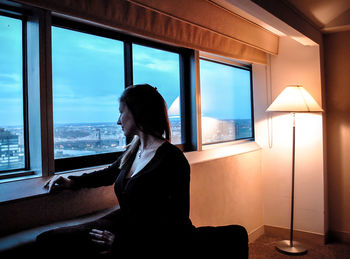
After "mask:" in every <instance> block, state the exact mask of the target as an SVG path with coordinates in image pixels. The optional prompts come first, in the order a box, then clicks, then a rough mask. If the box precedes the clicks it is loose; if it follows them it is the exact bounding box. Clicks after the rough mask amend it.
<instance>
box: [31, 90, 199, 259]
mask: <svg viewBox="0 0 350 259" xmlns="http://www.w3.org/2000/svg"><path fill="white" fill-rule="evenodd" d="M119 109H120V117H119V119H118V124H119V125H121V127H122V129H123V132H124V134H125V136H126V137H127V138H129V139H133V140H132V142H131V143H130V145H129V146H128V147H127V149H126V151H125V152H124V153H123V154H122V155H121V156H120V157H119V158H118V160H117V161H116V162H114V163H113V164H112V165H111V166H109V167H108V168H106V169H103V170H100V171H95V172H93V173H90V174H83V175H81V176H70V177H68V178H65V177H62V176H60V177H58V178H55V179H53V180H51V181H50V182H48V184H47V187H48V188H49V190H50V192H51V191H54V190H60V189H79V188H85V187H87V188H91V187H99V186H103V185H111V184H114V190H115V193H116V196H117V198H118V201H119V205H120V209H118V210H117V211H115V212H113V213H111V214H109V215H107V216H105V217H103V218H101V219H99V220H97V221H95V222H91V223H87V224H83V225H80V226H76V227H68V228H61V229H56V230H50V231H48V232H45V233H42V234H40V235H39V236H38V238H37V243H38V244H39V245H40V246H41V247H46V249H49V250H52V249H56V248H57V247H58V246H59V247H61V248H62V249H63V250H60V249H56V250H59V251H61V252H62V253H63V254H65V252H67V251H69V253H70V254H72V253H74V254H77V255H83V254H85V255H86V256H89V255H93V256H95V255H96V254H105V253H107V254H108V253H112V254H113V255H114V254H116V255H119V256H120V257H122V258H123V257H126V256H127V257H130V256H131V257H132V256H137V255H153V256H161V257H163V258H167V257H168V255H167V254H168V253H172V254H173V253H174V252H175V251H177V252H178V251H179V249H181V248H183V249H186V248H185V245H186V243H187V242H186V240H187V239H188V238H189V237H190V235H191V233H192V229H193V226H192V223H191V221H190V219H189V183H190V167H189V164H188V162H187V160H186V158H185V156H184V155H183V153H182V152H181V151H180V150H179V149H178V148H176V147H175V146H173V145H172V144H170V142H169V141H170V126H169V120H168V116H167V108H166V103H165V101H164V99H163V98H162V96H161V95H160V94H159V93H158V91H157V89H156V88H154V87H152V86H150V85H134V86H129V87H128V88H126V89H125V91H124V92H123V94H122V96H121V97H120V105H119ZM120 257H119V258H120Z"/></svg>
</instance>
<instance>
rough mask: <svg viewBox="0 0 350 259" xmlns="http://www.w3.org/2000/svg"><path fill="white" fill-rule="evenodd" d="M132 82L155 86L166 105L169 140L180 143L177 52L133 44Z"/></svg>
mask: <svg viewBox="0 0 350 259" xmlns="http://www.w3.org/2000/svg"><path fill="white" fill-rule="evenodd" d="M132 53H133V75H134V78H133V79H134V84H143V83H148V84H150V85H152V86H155V87H157V90H158V91H159V93H160V94H161V95H162V96H163V97H164V99H165V101H166V103H167V106H168V115H169V120H170V125H171V142H172V143H173V144H181V143H182V141H181V118H180V114H181V113H180V64H179V54H178V53H173V52H169V51H164V50H159V49H155V48H150V47H145V46H141V45H137V44H133V51H132Z"/></svg>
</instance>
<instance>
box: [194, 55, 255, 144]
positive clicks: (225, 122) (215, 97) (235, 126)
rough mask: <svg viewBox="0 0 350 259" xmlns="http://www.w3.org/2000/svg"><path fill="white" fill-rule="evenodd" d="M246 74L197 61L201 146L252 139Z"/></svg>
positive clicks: (211, 63) (218, 64)
mask: <svg viewBox="0 0 350 259" xmlns="http://www.w3.org/2000/svg"><path fill="white" fill-rule="evenodd" d="M250 73H251V72H250V71H249V70H245V69H241V68H237V67H234V66H230V65H225V64H220V63H216V62H210V61H206V60H202V59H201V60H200V77H201V78H200V84H201V105H202V106H201V110H202V143H203V144H211V143H218V142H224V141H231V140H237V139H244V138H251V137H252V136H253V135H252V115H251V114H252V111H251V82H250V81H251V77H250Z"/></svg>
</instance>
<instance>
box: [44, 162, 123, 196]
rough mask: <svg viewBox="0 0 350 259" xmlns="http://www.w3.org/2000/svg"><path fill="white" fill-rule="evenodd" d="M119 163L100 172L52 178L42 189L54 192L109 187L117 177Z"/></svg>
mask: <svg viewBox="0 0 350 259" xmlns="http://www.w3.org/2000/svg"><path fill="white" fill-rule="evenodd" d="M119 163H120V158H118V159H117V160H116V161H115V162H114V163H113V164H111V165H110V166H108V167H106V168H105V169H102V170H97V171H94V172H91V173H85V174H82V175H80V176H74V175H71V176H68V177H65V176H62V175H60V176H54V177H53V178H52V179H50V180H49V181H48V182H47V183H46V184H45V186H44V187H45V188H47V189H48V190H49V192H54V191H60V190H63V189H80V188H94V187H99V186H105V185H111V184H113V183H114V182H115V180H116V178H117V177H118V175H119V171H120V170H119Z"/></svg>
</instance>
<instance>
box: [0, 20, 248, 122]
mask: <svg viewBox="0 0 350 259" xmlns="http://www.w3.org/2000/svg"><path fill="white" fill-rule="evenodd" d="M20 32H21V22H20V21H19V20H16V19H12V18H7V17H3V16H0V127H1V126H8V125H21V124H23V123H22V117H23V114H22V110H23V107H22V99H23V97H22V50H21V33H20ZM123 60H124V57H123V43H122V42H121V41H118V40H114V39H108V38H103V37H99V36H95V35H89V34H85V33H81V32H75V31H71V30H66V29H62V28H58V27H53V28H52V80H53V81H52V83H53V112H54V114H53V115H54V124H61V123H88V122H90V123H91V122H93V123H95V122H116V121H117V119H118V116H119V112H118V103H119V102H118V99H119V97H120V95H121V93H122V91H123V88H124V67H123ZM133 72H134V84H139V83H148V84H151V85H153V86H155V87H157V89H158V91H159V92H160V93H161V94H162V95H163V97H164V99H165V101H166V102H167V105H168V107H170V106H171V104H172V103H173V102H174V101H175V100H178V96H179V93H180V80H179V78H180V71H179V54H177V53H172V52H168V51H163V50H158V49H154V48H150V47H145V46H140V45H135V44H134V45H133ZM200 76H201V98H202V115H203V116H208V117H215V118H218V119H245V118H250V74H249V72H248V71H245V70H242V69H237V68H233V67H231V66H224V65H219V64H216V63H213V62H208V61H204V60H202V61H201V62H200Z"/></svg>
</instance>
